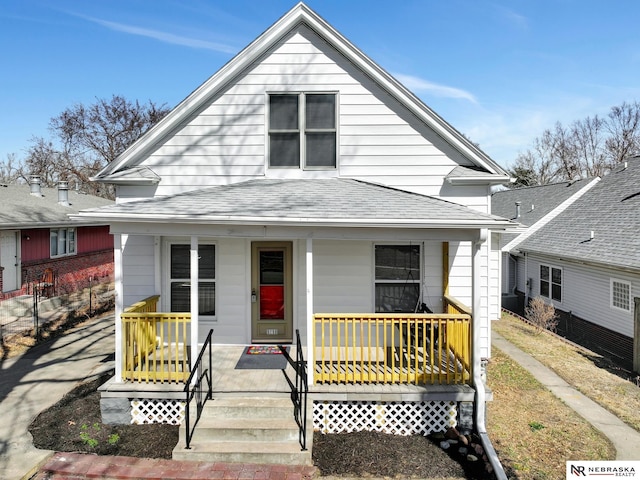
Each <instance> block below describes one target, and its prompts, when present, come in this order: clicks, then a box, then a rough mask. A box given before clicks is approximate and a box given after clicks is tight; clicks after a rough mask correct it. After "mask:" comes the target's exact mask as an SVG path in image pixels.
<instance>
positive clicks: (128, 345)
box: [120, 295, 473, 392]
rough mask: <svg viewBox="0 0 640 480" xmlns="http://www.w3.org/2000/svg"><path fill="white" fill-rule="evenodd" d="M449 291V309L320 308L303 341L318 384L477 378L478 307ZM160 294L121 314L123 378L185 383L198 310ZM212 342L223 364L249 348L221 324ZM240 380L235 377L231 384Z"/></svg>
mask: <svg viewBox="0 0 640 480" xmlns="http://www.w3.org/2000/svg"><path fill="white" fill-rule="evenodd" d="M444 298H445V305H446V312H445V313H394V314H385V313H377V314H371V313H359V314H321V313H318V314H313V315H312V327H311V329H310V330H311V332H312V334H311V335H309V337H310V339H309V340H310V342H307V344H306V345H303V347H302V348H303V357H304V358H305V359H306V366H307V371H308V372H309V373H310V376H311V384H312V385H315V386H320V385H323V386H327V385H344V384H358V385H421V386H426V385H468V384H470V383H471V379H472V376H473V372H472V368H473V365H472V355H471V353H472V349H471V341H472V335H471V332H472V329H471V321H472V316H471V310H470V309H469V308H468V307H467V306H465V305H463V304H462V303H461V302H459V301H457V300H456V299H454V298H452V297H449V296H446V295H445V297H444ZM159 300H160V297H159V296H158V295H154V296H152V297H148V298H146V299H144V300H141V301H140V302H137V303H136V304H134V305H131V306H129V307H128V308H126V309H125V310H124V312H123V313H122V314H121V316H120V317H121V327H122V345H123V348H122V360H121V372H122V380H123V381H124V382H131V383H136V384H145V383H150V384H172V383H174V384H178V385H183V384H184V383H185V382H186V381H187V379H188V378H189V376H190V374H191V367H192V361H191V358H192V357H193V358H196V357H197V355H198V353H199V352H194V349H193V348H192V346H191V344H190V342H191V339H192V338H193V334H192V324H191V314H190V313H188V312H185V313H180V312H158V311H157V310H158V302H159ZM213 344H214V347H213V349H212V355H213V357H214V362H215V364H216V366H221V365H226V364H227V363H229V362H230V361H231V360H229V358H231V357H234V356H238V357H239V355H240V353H241V351H242V349H243V348H244V346H223V345H216V337H215V331H214V335H213ZM293 348H294V349H295V345H294V346H293ZM296 353H297V352H295V350H294V352H292V355H295V354H296ZM194 355H195V356H194ZM236 361H237V358H236ZM229 370H233V368H229V365H226V367H225V368H219V371H220V372H223V371H229ZM240 373H242V374H243V375H244V376H249V374H247V373H246V372H235V375H233V380H232V381H227V382H224V381H222V382H220V383H219V384H218V385H217V386H215V387H214V388H215V389H216V390H218V391H219V392H224V391H226V390H229V389H230V390H233V389H234V388H237V380H238V376H237V375H238V374H240ZM224 378H225V376H224V374H220V375H218V379H224ZM215 383H216V382H214V384H215ZM233 383H236V385H235V386H233V385H230V386H229V384H233ZM246 383H247V384H248V385H251V384H252V383H254V382H251V381H248V382H246ZM263 383H265V381H264V380H261V381H259V382H255V385H256V388H258V389H259V390H261V391H264V390H265V388H266V385H261V384H263ZM266 384H267V385H268V384H269V382H266ZM167 386H168V385H167ZM243 388H245V387H243ZM312 390H313V388H312ZM276 391H277V389H276ZM318 391H320V390H318ZM324 391H329V390H327V389H325V390H324Z"/></svg>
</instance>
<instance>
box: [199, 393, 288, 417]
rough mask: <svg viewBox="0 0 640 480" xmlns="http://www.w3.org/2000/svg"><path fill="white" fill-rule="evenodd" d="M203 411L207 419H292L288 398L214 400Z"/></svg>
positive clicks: (226, 398) (224, 398) (223, 398)
mask: <svg viewBox="0 0 640 480" xmlns="http://www.w3.org/2000/svg"><path fill="white" fill-rule="evenodd" d="M204 409H205V411H206V412H207V417H224V418H286V419H289V418H293V404H292V403H291V398H290V397H289V396H287V397H257V396H256V397H221V398H214V399H213V400H211V401H209V402H207V403H206V404H205V406H204ZM203 415H204V414H203Z"/></svg>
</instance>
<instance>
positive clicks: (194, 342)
mask: <svg viewBox="0 0 640 480" xmlns="http://www.w3.org/2000/svg"><path fill="white" fill-rule="evenodd" d="M190 254H191V255H190V261H191V278H190V282H189V283H190V284H191V289H190V293H191V367H192V368H193V362H195V361H196V359H197V358H198V353H199V352H198V324H199V323H200V320H199V318H198V312H199V311H200V306H199V305H198V237H197V236H195V235H192V236H191V250H190Z"/></svg>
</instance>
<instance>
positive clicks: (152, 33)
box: [77, 15, 238, 54]
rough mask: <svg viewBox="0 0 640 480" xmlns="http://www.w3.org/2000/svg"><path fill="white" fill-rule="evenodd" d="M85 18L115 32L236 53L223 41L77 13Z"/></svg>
mask: <svg viewBox="0 0 640 480" xmlns="http://www.w3.org/2000/svg"><path fill="white" fill-rule="evenodd" d="M77 16H79V17H81V18H84V19H85V20H88V21H90V22H93V23H97V24H98V25H102V26H103V27H105V28H108V29H110V30H114V31H117V32H123V33H128V34H130V35H138V36H140V37H147V38H153V39H154V40H158V41H160V42H164V43H170V44H172V45H182V46H184V47H189V48H201V49H205V50H213V51H215V52H220V53H232V54H233V53H236V52H237V51H238V48H237V47H235V46H231V45H225V44H223V43H216V42H209V41H207V40H200V39H197V38H189V37H183V36H180V35H175V34H173V33H168V32H162V31H159V30H152V29H150V28H143V27H138V26H135V25H126V24H124V23H117V22H110V21H108V20H101V19H99V18H94V17H87V16H84V15H77Z"/></svg>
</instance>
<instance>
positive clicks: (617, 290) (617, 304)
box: [611, 278, 631, 312]
mask: <svg viewBox="0 0 640 480" xmlns="http://www.w3.org/2000/svg"><path fill="white" fill-rule="evenodd" d="M611 306H612V307H613V308H619V309H621V310H625V311H627V312H629V311H631V283H630V282H626V281H624V280H617V279H615V278H612V279H611Z"/></svg>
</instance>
